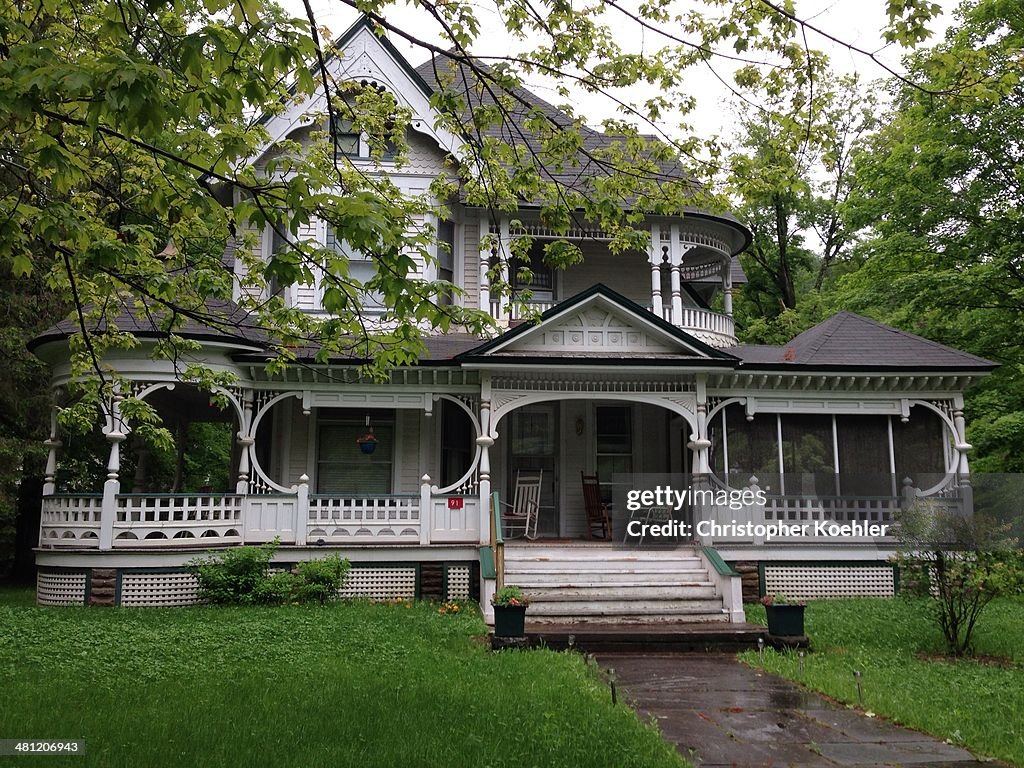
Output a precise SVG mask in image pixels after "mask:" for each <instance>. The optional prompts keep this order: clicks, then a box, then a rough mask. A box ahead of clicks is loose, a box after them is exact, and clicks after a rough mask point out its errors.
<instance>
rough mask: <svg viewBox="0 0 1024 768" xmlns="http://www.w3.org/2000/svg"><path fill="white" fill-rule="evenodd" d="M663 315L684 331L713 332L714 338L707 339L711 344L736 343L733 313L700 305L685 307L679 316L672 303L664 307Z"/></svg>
mask: <svg viewBox="0 0 1024 768" xmlns="http://www.w3.org/2000/svg"><path fill="white" fill-rule="evenodd" d="M661 316H662V318H663V319H664V320H666V321H667V322H669V323H672V325H674V326H676V327H677V328H682V329H683V330H684V331H694V332H697V333H706V334H712V338H708V339H705V341H707V342H708V343H710V344H715V342H720V344H719V345H724V344H729V345H731V344H735V343H736V321H735V320H734V319H733V317H732V316H731V315H725V314H722V313H721V312H712V311H711V310H710V309H701V308H699V307H683V308H682V312H681V313H680V315H679V317H676V316H675V313H674V312H673V311H672V307H671V305H666V306H664V307H662V310H661Z"/></svg>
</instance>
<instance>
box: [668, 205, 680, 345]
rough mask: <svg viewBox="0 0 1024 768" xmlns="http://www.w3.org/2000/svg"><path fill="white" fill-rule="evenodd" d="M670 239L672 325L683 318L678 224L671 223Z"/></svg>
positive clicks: (678, 322)
mask: <svg viewBox="0 0 1024 768" xmlns="http://www.w3.org/2000/svg"><path fill="white" fill-rule="evenodd" d="M670 231H671V240H670V241H669V263H670V264H671V270H672V272H671V280H672V318H671V321H672V323H673V324H674V325H679V324H680V323H681V322H682V319H683V294H682V287H681V285H680V280H679V271H680V269H681V268H682V261H683V244H682V241H681V240H680V238H679V225H678V224H673V225H672V229H671V230H670Z"/></svg>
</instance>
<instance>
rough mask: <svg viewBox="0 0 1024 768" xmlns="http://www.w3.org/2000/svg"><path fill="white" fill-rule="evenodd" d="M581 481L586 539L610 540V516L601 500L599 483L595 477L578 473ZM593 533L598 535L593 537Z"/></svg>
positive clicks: (606, 506)
mask: <svg viewBox="0 0 1024 768" xmlns="http://www.w3.org/2000/svg"><path fill="white" fill-rule="evenodd" d="M580 480H582V481H583V506H584V507H585V508H586V511H587V527H586V531H587V538H588V539H596V538H601V539H610V538H611V537H612V521H611V515H610V514H609V513H608V505H607V504H605V503H604V502H603V501H602V500H601V481H600V480H598V479H597V475H585V474H583V472H580ZM595 533H600V535H599V536H595Z"/></svg>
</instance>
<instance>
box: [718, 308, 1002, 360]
mask: <svg viewBox="0 0 1024 768" xmlns="http://www.w3.org/2000/svg"><path fill="white" fill-rule="evenodd" d="M732 352H733V353H734V354H736V355H737V356H738V357H740V358H741V359H742V360H743V362H744V364H745V367H757V368H773V369H778V368H788V367H802V368H842V369H847V370H865V369H905V370H971V369H973V370H978V369H980V370H991V369H993V368H995V367H996V364H995V363H993V362H992V361H990V360H985V359H984V358H981V357H978V356H977V355H972V354H969V353H967V352H961V351H959V350H956V349H953V348H951V347H947V346H945V345H944V344H939V343H938V342H937V341H931V340H930V339H925V338H923V337H921V336H916V335H914V334H912V333H908V332H907V331H901V330H899V329H897V328H892V327H891V326H888V325H884V324H882V323H879V322H878V321H877V320H871V319H869V318H867V317H862V316H861V315H857V314H854V313H853V312H847V311H843V312H839V313H838V314H836V315H833V316H832V317H830V318H828V319H827V320H824V321H822V322H821V323H818V325H816V326H814V327H813V328H809V329H807V330H806V331H804V332H803V333H801V334H799V335H798V336H795V337H794V338H793V339H792V340H790V341H789V343H787V344H783V345H781V346H777V347H776V346H767V345H758V344H741V345H739V346H736V347H733V348H732Z"/></svg>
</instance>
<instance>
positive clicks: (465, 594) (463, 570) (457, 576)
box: [445, 565, 470, 600]
mask: <svg viewBox="0 0 1024 768" xmlns="http://www.w3.org/2000/svg"><path fill="white" fill-rule="evenodd" d="M447 574H448V578H447V583H448V589H447V594H446V595H445V599H446V600H464V599H467V598H469V578H470V576H469V566H468V565H449V566H448V568H447Z"/></svg>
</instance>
